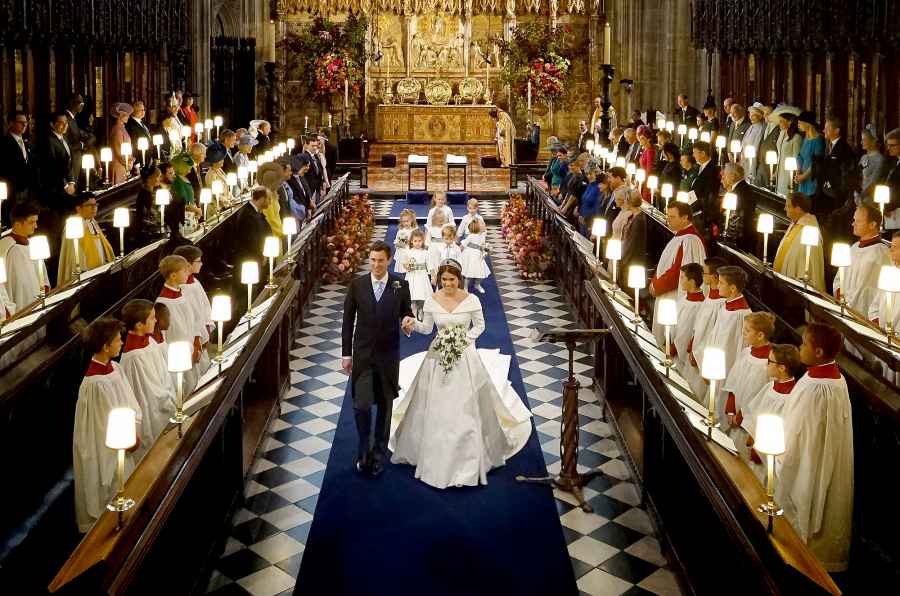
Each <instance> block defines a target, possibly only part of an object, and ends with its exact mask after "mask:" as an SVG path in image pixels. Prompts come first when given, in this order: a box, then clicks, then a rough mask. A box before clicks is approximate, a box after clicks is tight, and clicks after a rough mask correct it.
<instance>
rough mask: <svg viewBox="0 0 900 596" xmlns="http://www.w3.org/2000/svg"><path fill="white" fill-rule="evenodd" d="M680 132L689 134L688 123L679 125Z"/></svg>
mask: <svg viewBox="0 0 900 596" xmlns="http://www.w3.org/2000/svg"><path fill="white" fill-rule="evenodd" d="M678 134H680V135H683V134H687V125H686V124H679V125H678Z"/></svg>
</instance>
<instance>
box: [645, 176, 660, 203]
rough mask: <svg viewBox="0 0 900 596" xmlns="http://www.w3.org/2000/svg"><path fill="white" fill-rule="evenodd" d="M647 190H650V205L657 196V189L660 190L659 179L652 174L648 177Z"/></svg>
mask: <svg viewBox="0 0 900 596" xmlns="http://www.w3.org/2000/svg"><path fill="white" fill-rule="evenodd" d="M647 188H649V189H650V203H651V204H652V203H653V198H654V197H655V196H656V189H657V188H659V178H658V177H657V176H654V175H653V174H650V175H649V176H647Z"/></svg>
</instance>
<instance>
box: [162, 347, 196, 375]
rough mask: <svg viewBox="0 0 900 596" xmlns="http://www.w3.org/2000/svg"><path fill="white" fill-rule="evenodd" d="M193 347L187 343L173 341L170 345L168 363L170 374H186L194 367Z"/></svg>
mask: <svg viewBox="0 0 900 596" xmlns="http://www.w3.org/2000/svg"><path fill="white" fill-rule="evenodd" d="M193 352H194V349H193V346H191V344H190V343H188V342H186V341H173V342H172V343H170V344H169V357H168V358H167V362H168V365H169V372H185V371H189V370H191V369H192V368H193V367H194V359H193Z"/></svg>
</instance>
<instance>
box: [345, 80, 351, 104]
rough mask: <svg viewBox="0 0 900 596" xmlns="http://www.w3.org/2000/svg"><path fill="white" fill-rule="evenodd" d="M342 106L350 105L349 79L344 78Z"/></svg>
mask: <svg viewBox="0 0 900 596" xmlns="http://www.w3.org/2000/svg"><path fill="white" fill-rule="evenodd" d="M344 107H345V108H349V107H350V81H348V80H347V79H344Z"/></svg>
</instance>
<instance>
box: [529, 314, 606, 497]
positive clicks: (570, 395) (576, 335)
mask: <svg viewBox="0 0 900 596" xmlns="http://www.w3.org/2000/svg"><path fill="white" fill-rule="evenodd" d="M604 333H609V331H608V330H607V329H537V330H535V332H534V334H533V336H532V339H534V340H536V341H541V342H549V343H553V344H556V343H564V344H566V347H567V348H568V349H569V378H568V379H567V380H566V382H565V383H564V384H563V406H562V434H561V435H560V441H559V455H560V458H561V462H560V470H559V474H558V475H557V476H544V477H540V478H526V477H525V476H517V477H516V480H518V481H519V482H534V483H538V484H548V485H550V486H553V487H555V488H558V489H560V490H564V491H566V492H569V493H572V494H573V495H574V496H575V499H576V500H577V501H578V506H579V507H581V510H582V511H584V512H586V513H591V512H592V511H593V507H591V506H590V505H589V504H588V503H587V502H586V501H585V500H584V495H583V494H582V492H581V487H583V486H585V485H586V484H587V483H588V482H590V481H591V480H592V479H594V478H595V477H596V476H598V475H600V474H602V472H601V471H600V470H591V471H590V472H588V473H587V474H579V473H578V390H579V389H580V388H581V384H580V383H579V382H578V379H576V378H575V346H576V345H577V344H579V343H585V342H589V341H594V340H596V339H597V338H598V337H599V336H600V335H602V334H604Z"/></svg>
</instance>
